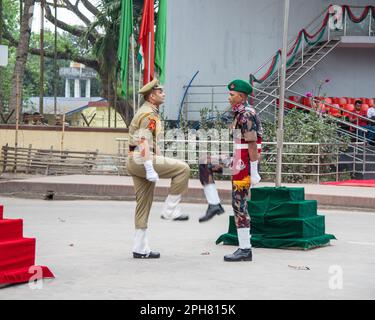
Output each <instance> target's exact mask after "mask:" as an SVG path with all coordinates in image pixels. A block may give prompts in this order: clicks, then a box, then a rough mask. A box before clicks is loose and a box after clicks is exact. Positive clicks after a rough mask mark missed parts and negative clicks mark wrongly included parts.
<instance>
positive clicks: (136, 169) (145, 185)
mask: <svg viewBox="0 0 375 320" xmlns="http://www.w3.org/2000/svg"><path fill="white" fill-rule="evenodd" d="M153 166H154V169H155V171H156V172H157V173H158V175H159V178H161V179H171V187H170V190H169V194H171V195H179V194H182V193H183V192H185V191H186V190H187V188H188V182H189V174H190V167H189V166H188V165H187V164H186V163H185V162H183V161H180V160H177V159H171V158H166V157H162V156H154V157H153ZM128 172H129V174H130V175H131V176H132V178H133V182H134V190H135V199H136V202H137V206H136V209H135V228H136V229H146V228H147V223H148V217H149V214H150V210H151V205H152V201H153V198H154V189H155V182H150V181H148V180H147V179H146V170H145V168H144V165H143V161H142V158H141V157H140V155H139V154H137V153H136V152H134V153H132V154H130V155H129V158H128Z"/></svg>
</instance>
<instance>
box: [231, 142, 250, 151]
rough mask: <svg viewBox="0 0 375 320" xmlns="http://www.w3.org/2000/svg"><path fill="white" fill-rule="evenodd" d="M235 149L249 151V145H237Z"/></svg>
mask: <svg viewBox="0 0 375 320" xmlns="http://www.w3.org/2000/svg"><path fill="white" fill-rule="evenodd" d="M234 148H235V149H236V150H238V149H248V148H249V145H248V144H247V143H241V144H235V145H234Z"/></svg>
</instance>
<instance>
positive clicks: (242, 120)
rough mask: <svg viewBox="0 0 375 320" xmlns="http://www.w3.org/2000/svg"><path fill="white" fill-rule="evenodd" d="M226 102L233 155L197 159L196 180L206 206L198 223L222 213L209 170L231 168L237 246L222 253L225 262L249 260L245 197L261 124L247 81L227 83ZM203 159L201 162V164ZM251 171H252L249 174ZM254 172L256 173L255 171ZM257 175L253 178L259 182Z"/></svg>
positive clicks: (250, 255) (248, 220)
mask: <svg viewBox="0 0 375 320" xmlns="http://www.w3.org/2000/svg"><path fill="white" fill-rule="evenodd" d="M228 89H229V90H230V91H229V102H230V104H231V107H232V111H233V123H232V129H233V134H234V139H235V144H234V156H233V158H232V159H220V160H219V161H218V163H217V164H213V161H212V159H210V158H209V157H208V158H207V159H206V160H205V161H202V159H200V165H199V174H200V181H201V183H202V185H203V187H204V193H205V195H206V198H207V201H208V203H209V207H208V209H207V211H206V214H205V215H204V216H203V217H201V218H200V220H199V221H200V222H204V221H208V220H210V219H211V218H213V217H214V216H215V215H216V214H221V213H223V212H224V209H223V208H222V206H221V204H220V198H219V195H218V192H217V189H216V185H215V182H214V178H213V173H214V172H217V173H222V172H223V167H230V168H231V170H232V207H233V211H234V217H235V222H236V227H237V233H238V241H239V249H238V250H236V251H235V252H234V253H233V254H230V255H226V256H224V260H225V261H251V260H252V251H251V244H250V216H249V214H248V212H247V198H248V195H249V189H250V187H251V185H252V182H251V180H252V179H253V176H250V172H251V173H252V174H255V172H254V171H253V170H252V168H251V164H250V153H252V154H253V153H254V150H255V152H256V150H257V141H258V139H259V135H261V123H260V120H259V118H258V117H257V116H256V114H255V110H253V109H252V108H250V106H249V105H248V104H247V98H248V95H249V94H251V92H252V88H251V86H250V84H249V83H248V82H246V81H243V80H234V81H232V82H231V83H229V85H228ZM202 162H203V163H202ZM253 172H254V173H253ZM256 174H258V173H257V172H256ZM259 180H260V177H259V178H258V177H257V182H259Z"/></svg>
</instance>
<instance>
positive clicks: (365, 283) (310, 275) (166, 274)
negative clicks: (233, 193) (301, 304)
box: [0, 197, 375, 300]
mask: <svg viewBox="0 0 375 320" xmlns="http://www.w3.org/2000/svg"><path fill="white" fill-rule="evenodd" d="M0 202H1V203H2V204H4V206H5V216H6V217H9V218H23V219H24V234H25V236H28V237H36V238H37V263H38V264H40V265H46V266H48V267H50V269H51V270H52V271H53V272H54V273H55V276H56V278H55V279H53V280H45V281H44V282H43V288H42V289H34V290H32V289H30V288H29V286H28V284H22V285H17V286H11V287H6V288H3V289H1V290H0V300H1V299H142V300H143V299H145V300H148V299H162V300H164V299H171V300H174V299H199V300H200V299H223V300H231V299H245V300H248V299H249V300H250V299H374V298H375V274H374V267H375V233H374V232H373V230H374V225H375V214H374V213H371V212H358V211H338V210H320V213H322V214H324V215H325V216H326V231H327V232H328V233H333V234H334V235H335V236H336V237H337V238H338V240H337V241H332V242H331V245H330V246H327V247H324V248H319V249H315V250H310V251H299V250H276V249H257V248H255V249H253V251H254V261H253V262H243V263H226V262H224V261H223V255H224V254H227V253H230V252H232V251H234V250H235V249H236V248H235V247H230V246H223V245H215V243H214V242H215V240H216V238H217V237H218V236H219V235H220V234H221V233H224V232H226V231H227V226H228V215H229V213H231V210H230V206H225V209H226V210H227V214H224V215H222V216H219V217H215V219H213V220H212V221H210V222H207V223H206V224H199V223H198V221H197V220H198V217H199V216H200V215H201V214H202V213H203V212H204V210H205V205H202V204H183V208H184V209H185V211H186V212H188V213H190V215H191V219H190V220H189V221H187V222H166V221H164V220H161V219H160V217H159V213H160V210H161V206H162V203H155V205H154V207H153V209H152V215H151V221H150V229H149V238H150V242H151V244H152V248H153V249H154V250H159V251H160V252H161V255H162V257H161V259H158V260H153V261H145V260H134V259H133V258H132V257H131V249H132V240H133V212H134V207H135V203H134V202H125V201H43V200H24V199H12V198H3V197H2V198H1V199H0ZM306 266H307V267H308V268H309V270H298V267H306ZM335 266H339V268H337V267H335ZM340 268H341V269H340ZM302 269H303V268H302ZM330 271H331V272H332V273H330ZM341 271H342V285H343V287H342V288H341V289H332V288H330V287H329V286H330V283H331V285H332V284H333V286H335V284H336V285H340V280H337V279H339V276H340V272H341ZM335 279H336V280H337V281H336V280H335Z"/></svg>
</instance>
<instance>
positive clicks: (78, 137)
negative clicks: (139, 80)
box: [0, 126, 128, 157]
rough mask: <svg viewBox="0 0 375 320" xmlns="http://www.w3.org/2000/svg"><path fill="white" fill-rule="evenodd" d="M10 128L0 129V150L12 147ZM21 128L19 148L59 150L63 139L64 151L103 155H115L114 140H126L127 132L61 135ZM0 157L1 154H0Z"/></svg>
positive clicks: (57, 132)
mask: <svg viewBox="0 0 375 320" xmlns="http://www.w3.org/2000/svg"><path fill="white" fill-rule="evenodd" d="M11 127H12V126H2V127H0V148H1V147H2V146H4V145H6V144H7V143H8V145H9V146H10V147H14V143H15V129H14V128H11ZM13 127H14V126H13ZM25 127H26V126H21V128H20V130H19V131H18V146H19V147H20V148H28V147H29V145H30V144H31V145H32V148H33V149H34V148H36V149H50V148H51V146H52V147H53V149H54V150H60V147H61V141H62V137H63V146H64V150H70V151H95V150H99V153H104V154H117V152H118V149H117V148H118V144H117V141H116V138H127V137H128V133H127V130H124V129H123V130H121V129H119V130H114V129H113V130H109V129H108V130H104V129H103V130H95V129H92V130H90V129H81V130H77V129H69V131H65V132H64V136H63V135H62V130H59V129H51V130H46V129H38V128H32V127H31V126H30V127H31V128H30V127H29V128H27V129H25ZM0 157H1V154H0Z"/></svg>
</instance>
